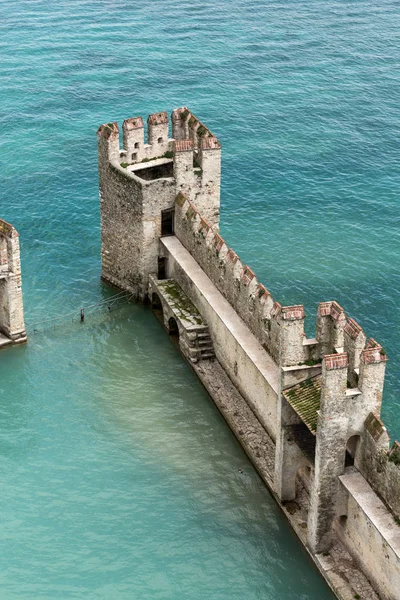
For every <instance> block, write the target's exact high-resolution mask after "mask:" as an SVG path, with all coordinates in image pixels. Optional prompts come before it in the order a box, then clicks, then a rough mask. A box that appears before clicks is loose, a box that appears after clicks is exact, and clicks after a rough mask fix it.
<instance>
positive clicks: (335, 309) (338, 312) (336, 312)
mask: <svg viewBox="0 0 400 600" xmlns="http://www.w3.org/2000/svg"><path fill="white" fill-rule="evenodd" d="M343 314H344V309H343V308H342V307H341V306H340V304H338V303H337V302H335V301H333V302H331V317H332V319H334V320H335V321H337V320H338V319H339V317H341V316H342V315H343Z"/></svg>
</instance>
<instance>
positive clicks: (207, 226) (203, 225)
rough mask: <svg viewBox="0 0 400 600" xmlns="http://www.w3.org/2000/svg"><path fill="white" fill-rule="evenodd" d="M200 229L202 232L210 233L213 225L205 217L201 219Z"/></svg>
mask: <svg viewBox="0 0 400 600" xmlns="http://www.w3.org/2000/svg"><path fill="white" fill-rule="evenodd" d="M199 227H200V229H201V230H203V229H204V230H205V231H206V232H208V231H210V229H211V225H210V224H209V223H208V222H207V221H206V220H205V219H204V218H203V217H200V226H199Z"/></svg>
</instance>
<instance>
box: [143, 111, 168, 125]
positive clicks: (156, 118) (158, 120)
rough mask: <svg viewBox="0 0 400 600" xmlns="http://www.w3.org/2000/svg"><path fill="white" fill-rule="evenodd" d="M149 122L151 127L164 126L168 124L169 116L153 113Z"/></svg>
mask: <svg viewBox="0 0 400 600" xmlns="http://www.w3.org/2000/svg"><path fill="white" fill-rule="evenodd" d="M147 122H148V124H149V125H164V124H165V123H168V114H167V113H166V112H160V113H153V114H152V115H149V117H148V119H147Z"/></svg>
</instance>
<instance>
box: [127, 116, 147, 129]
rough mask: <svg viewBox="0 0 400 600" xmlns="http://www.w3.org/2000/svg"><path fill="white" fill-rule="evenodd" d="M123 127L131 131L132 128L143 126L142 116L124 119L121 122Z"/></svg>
mask: <svg viewBox="0 0 400 600" xmlns="http://www.w3.org/2000/svg"><path fill="white" fill-rule="evenodd" d="M122 127H123V128H124V129H128V131H131V130H132V129H142V128H143V127H144V123H143V119H142V117H132V118H131V119H125V121H124V122H123V124H122Z"/></svg>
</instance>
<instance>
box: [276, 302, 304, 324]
mask: <svg viewBox="0 0 400 600" xmlns="http://www.w3.org/2000/svg"><path fill="white" fill-rule="evenodd" d="M282 312H283V315H282V316H283V318H284V319H285V321H292V320H295V319H304V318H305V316H306V314H305V312H304V306H303V305H302V304H297V305H296V306H283V307H282Z"/></svg>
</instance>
